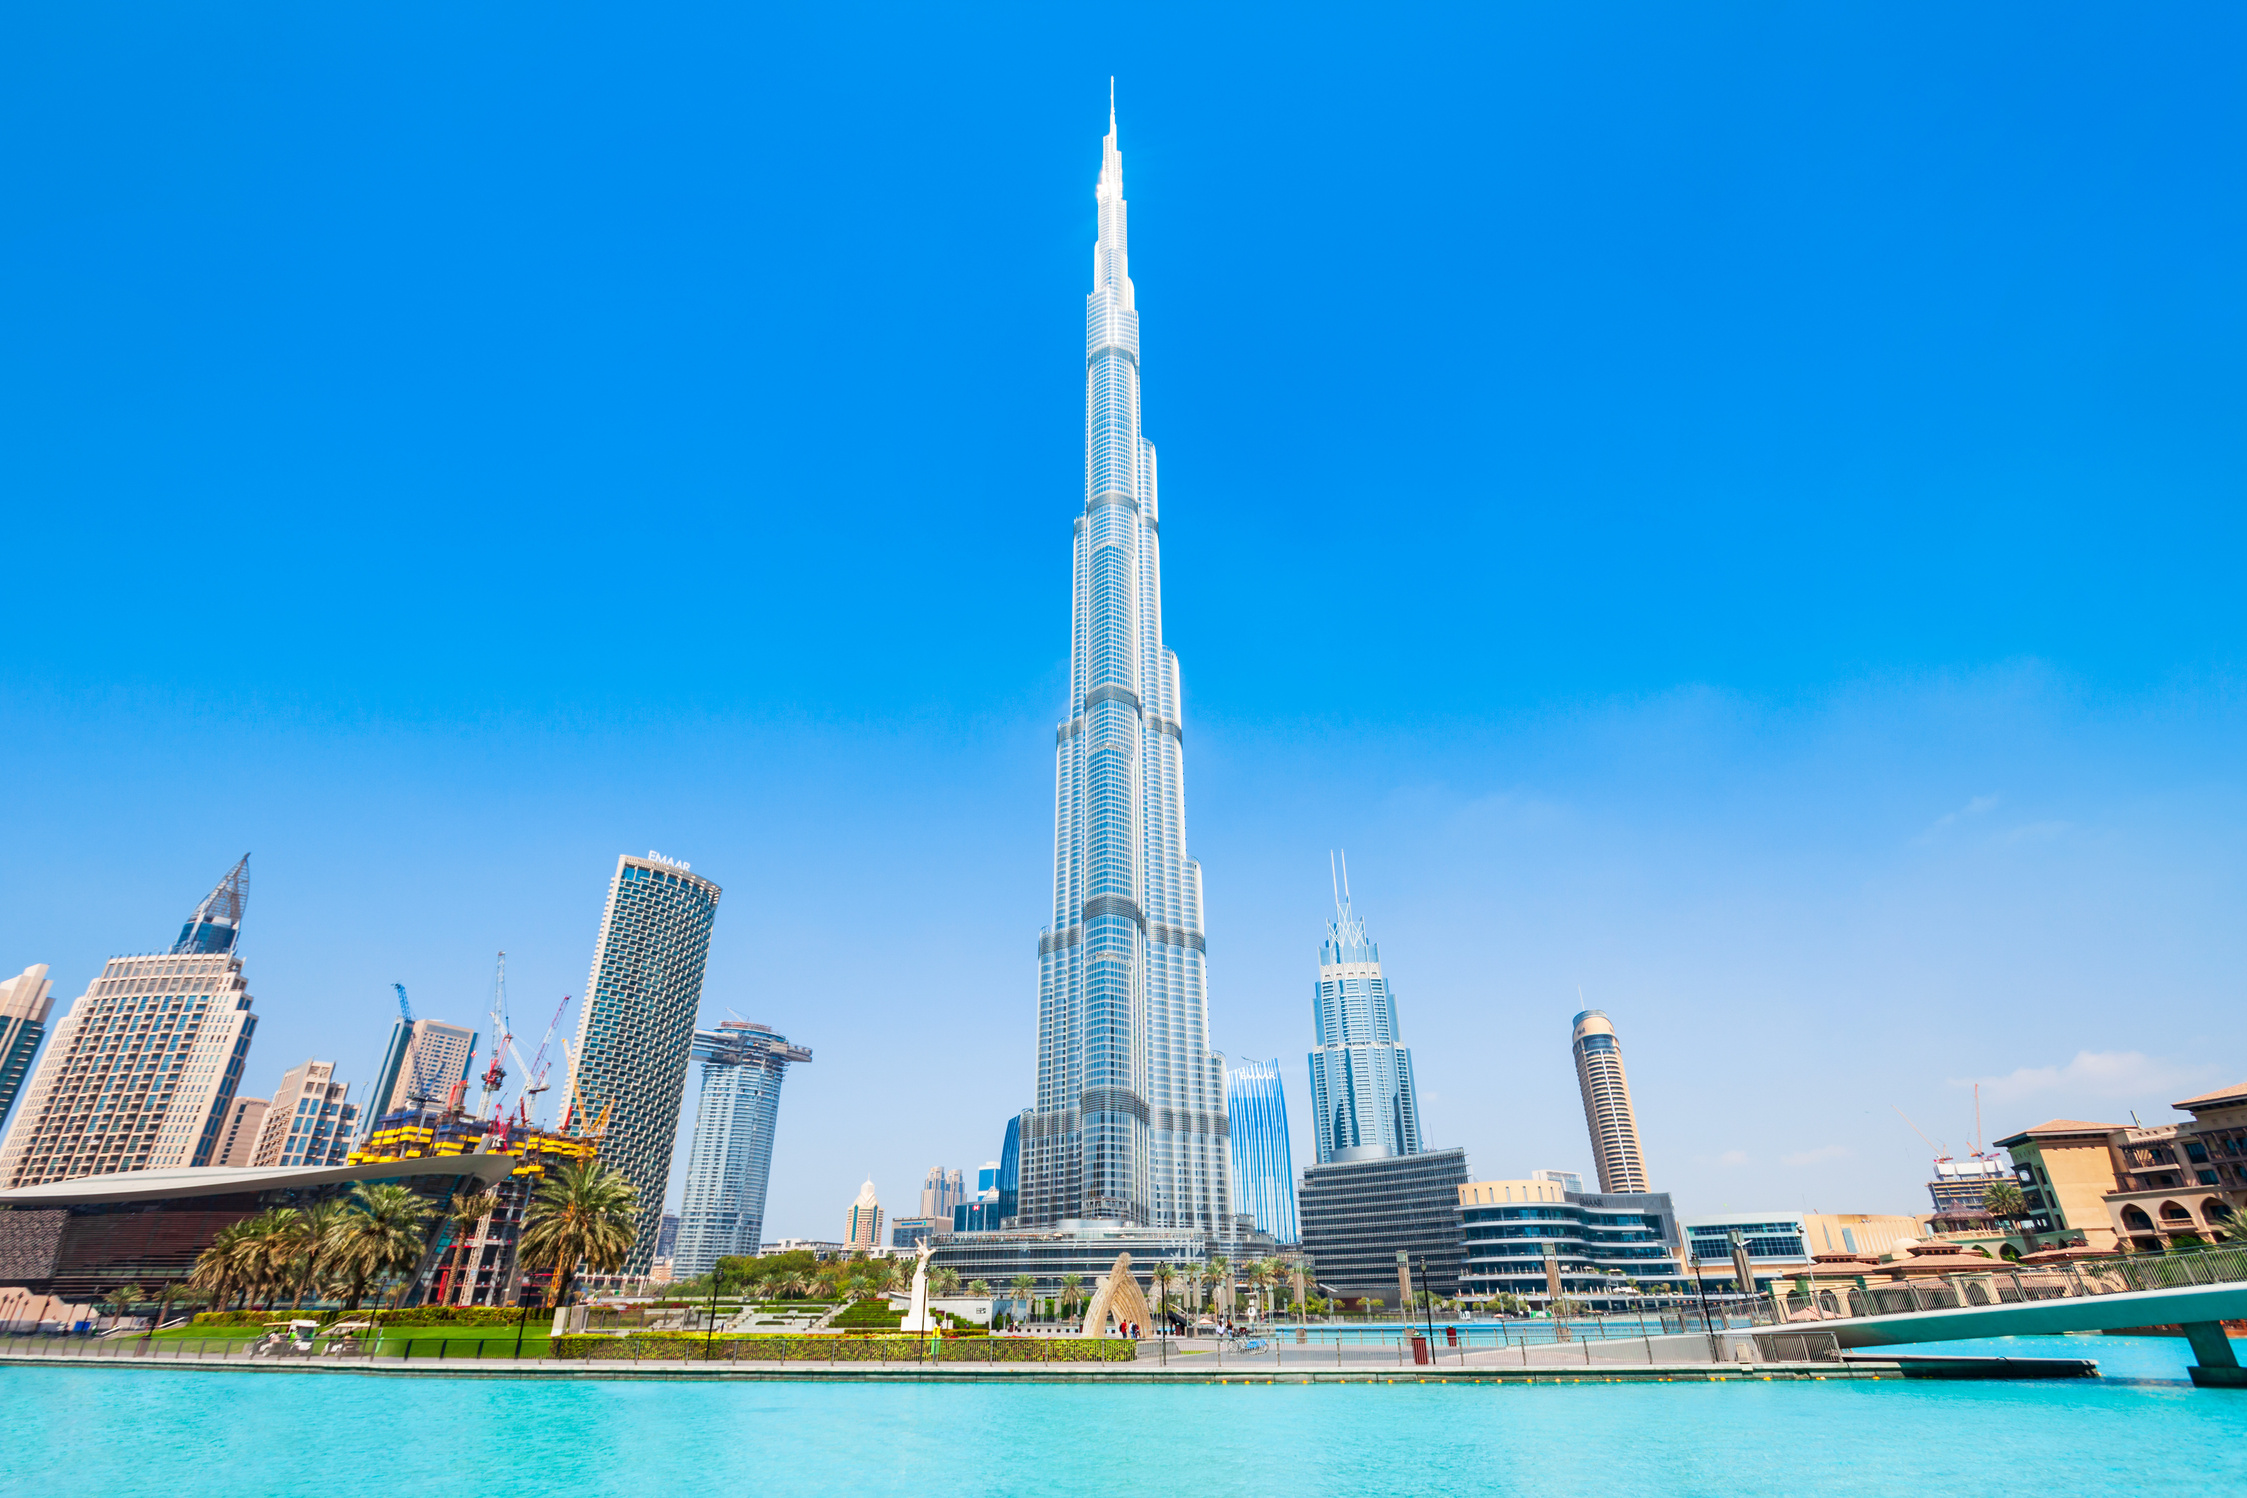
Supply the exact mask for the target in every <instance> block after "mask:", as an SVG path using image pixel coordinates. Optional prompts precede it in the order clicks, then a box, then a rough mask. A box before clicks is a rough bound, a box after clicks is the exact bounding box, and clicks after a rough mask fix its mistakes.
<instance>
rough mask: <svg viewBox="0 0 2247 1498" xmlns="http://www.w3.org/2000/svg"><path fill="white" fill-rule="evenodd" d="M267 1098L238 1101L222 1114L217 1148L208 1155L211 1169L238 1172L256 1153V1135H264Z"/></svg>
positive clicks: (268, 1099)
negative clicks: (236, 1170)
mask: <svg viewBox="0 0 2247 1498" xmlns="http://www.w3.org/2000/svg"><path fill="white" fill-rule="evenodd" d="M272 1107H273V1100H272V1099H271V1098H262V1097H238V1098H236V1099H235V1100H234V1104H233V1106H232V1107H230V1108H228V1109H227V1110H226V1127H225V1128H223V1129H221V1130H220V1131H219V1136H218V1148H217V1149H215V1150H213V1151H212V1152H211V1163H212V1164H213V1165H224V1166H227V1167H229V1168H234V1169H239V1168H241V1167H244V1166H247V1165H248V1164H249V1163H250V1159H251V1157H252V1156H254V1155H255V1154H256V1153H257V1141H258V1135H259V1134H261V1133H262V1132H264V1129H265V1115H266V1113H267V1112H268V1111H270V1110H271V1109H272Z"/></svg>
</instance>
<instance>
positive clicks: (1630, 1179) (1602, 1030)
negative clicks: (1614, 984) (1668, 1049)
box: [1569, 1009, 1650, 1192]
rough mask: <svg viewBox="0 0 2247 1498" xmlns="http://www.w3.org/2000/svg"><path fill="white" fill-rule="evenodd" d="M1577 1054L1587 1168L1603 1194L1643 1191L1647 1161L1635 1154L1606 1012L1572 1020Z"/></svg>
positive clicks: (1634, 1132)
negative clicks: (1594, 1170)
mask: <svg viewBox="0 0 2247 1498" xmlns="http://www.w3.org/2000/svg"><path fill="white" fill-rule="evenodd" d="M1569 1048H1570V1049H1571V1050H1573V1051H1574V1052H1575V1053H1576V1083H1577V1085H1578V1086H1579V1087H1581V1088H1583V1090H1584V1127H1586V1128H1587V1129H1589V1130H1591V1134H1592V1163H1593V1164H1594V1165H1596V1166H1597V1167H1598V1168H1599V1189H1600V1190H1602V1191H1619V1192H1630V1191H1646V1190H1649V1189H1650V1188H1649V1187H1648V1186H1647V1184H1646V1160H1645V1157H1644V1156H1642V1155H1641V1154H1640V1153H1639V1149H1638V1120H1637V1119H1636V1118H1634V1117H1633V1116H1632V1114H1631V1084H1630V1083H1629V1082H1628V1081H1626V1080H1625V1079H1624V1077H1623V1050H1622V1047H1621V1046H1619V1045H1617V1044H1616V1042H1615V1027H1614V1026H1613V1025H1611V1024H1609V1023H1608V1022H1607V1014H1606V1011H1604V1010H1600V1009H1587V1010H1585V1011H1584V1012H1583V1013H1582V1014H1579V1015H1577V1016H1576V1030H1575V1033H1574V1034H1573V1035H1571V1036H1570V1037H1569Z"/></svg>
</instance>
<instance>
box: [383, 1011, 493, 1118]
mask: <svg viewBox="0 0 2247 1498" xmlns="http://www.w3.org/2000/svg"><path fill="white" fill-rule="evenodd" d="M475 1056H476V1032H475V1031H473V1030H464V1029H462V1028H461V1027H460V1026H458V1025H448V1024H446V1023H445V1022H444V1021H442V1020H434V1019H413V1020H409V1019H407V1018H406V1017H405V1016H403V1015H400V1016H399V1017H398V1018H397V1019H395V1020H392V1021H391V1022H390V1043H389V1044H388V1045H387V1046H385V1047H384V1048H383V1052H382V1067H381V1069H380V1070H379V1071H377V1072H376V1073H375V1081H374V1088H373V1090H372V1091H370V1092H369V1093H368V1094H367V1127H368V1128H370V1129H371V1128H373V1127H374V1125H375V1121H376V1120H377V1119H380V1118H383V1117H385V1116H386V1115H388V1114H391V1113H395V1112H397V1111H398V1110H399V1109H400V1108H420V1107H426V1106H428V1105H429V1104H431V1103H435V1104H437V1105H439V1106H442V1105H443V1104H444V1101H445V1098H446V1096H447V1094H448V1093H449V1092H450V1091H451V1089H452V1085H453V1083H455V1082H457V1081H459V1080H460V1079H461V1078H463V1077H465V1076H467V1075H468V1066H469V1063H470V1062H471V1061H473V1060H474V1059H475Z"/></svg>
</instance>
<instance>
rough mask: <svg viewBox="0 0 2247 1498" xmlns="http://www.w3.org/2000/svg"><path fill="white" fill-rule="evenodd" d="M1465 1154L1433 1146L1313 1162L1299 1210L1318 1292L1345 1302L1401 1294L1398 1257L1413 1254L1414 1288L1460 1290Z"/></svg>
mask: <svg viewBox="0 0 2247 1498" xmlns="http://www.w3.org/2000/svg"><path fill="white" fill-rule="evenodd" d="M1465 1184H1467V1152H1466V1151H1465V1150H1461V1149H1450V1150H1427V1151H1424V1152H1423V1153H1420V1154H1416V1155H1391V1156H1387V1157H1385V1158H1382V1159H1375V1160H1337V1161H1333V1162H1331V1163H1328V1164H1324V1165H1313V1166H1309V1167H1307V1168H1306V1169H1305V1170H1304V1172H1303V1190H1302V1193H1301V1195H1300V1197H1299V1199H1298V1207H1299V1209H1300V1212H1301V1215H1302V1219H1303V1252H1304V1253H1306V1254H1308V1255H1309V1256H1310V1259H1311V1262H1312V1264H1313V1266H1314V1272H1315V1278H1316V1279H1317V1281H1318V1284H1319V1288H1320V1290H1321V1291H1322V1292H1323V1293H1325V1294H1329V1295H1334V1296H1339V1297H1341V1298H1342V1299H1345V1300H1357V1299H1360V1298H1362V1297H1365V1296H1376V1297H1379V1298H1380V1299H1381V1300H1382V1301H1384V1302H1393V1301H1395V1300H1396V1299H1397V1255H1398V1253H1400V1252H1402V1253H1406V1254H1409V1255H1411V1258H1412V1264H1413V1274H1414V1288H1415V1289H1417V1288H1418V1287H1419V1275H1420V1273H1421V1264H1422V1261H1423V1260H1424V1261H1425V1263H1426V1275H1427V1288H1428V1289H1429V1290H1430V1291H1431V1292H1433V1293H1434V1294H1437V1295H1445V1296H1448V1295H1455V1294H1457V1293H1458V1290H1459V1265H1460V1251H1459V1188H1460V1187H1461V1186H1464V1185H1465Z"/></svg>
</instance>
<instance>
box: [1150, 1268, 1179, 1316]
mask: <svg viewBox="0 0 2247 1498" xmlns="http://www.w3.org/2000/svg"><path fill="white" fill-rule="evenodd" d="M1154 1276H1155V1314H1156V1315H1158V1316H1162V1315H1167V1314H1168V1313H1169V1311H1170V1282H1171V1281H1172V1280H1173V1279H1175V1278H1177V1276H1178V1271H1177V1270H1175V1269H1173V1268H1171V1266H1170V1264H1169V1262H1168V1261H1167V1260H1164V1259H1157V1260H1155V1268H1154Z"/></svg>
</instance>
